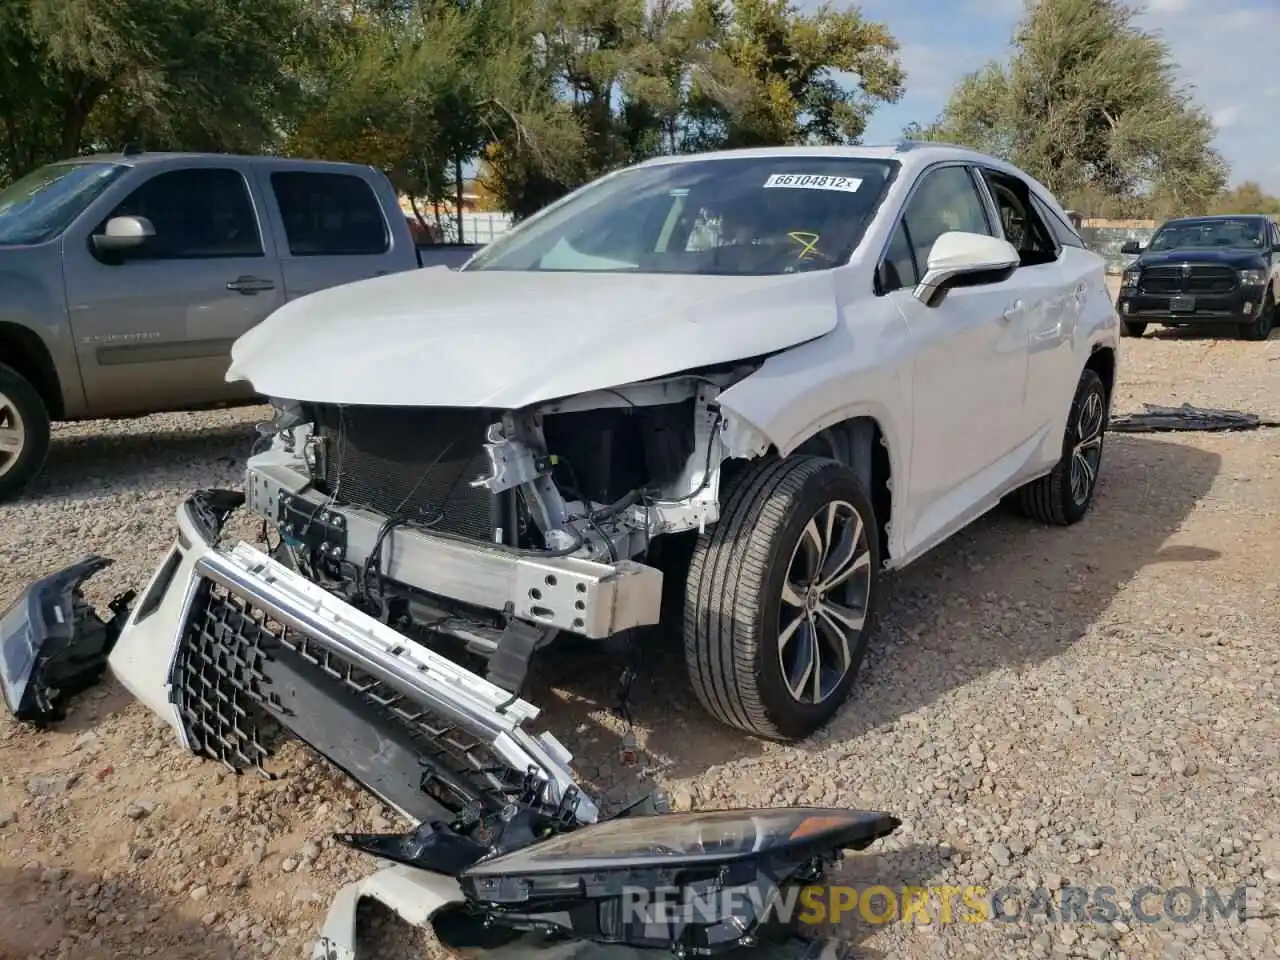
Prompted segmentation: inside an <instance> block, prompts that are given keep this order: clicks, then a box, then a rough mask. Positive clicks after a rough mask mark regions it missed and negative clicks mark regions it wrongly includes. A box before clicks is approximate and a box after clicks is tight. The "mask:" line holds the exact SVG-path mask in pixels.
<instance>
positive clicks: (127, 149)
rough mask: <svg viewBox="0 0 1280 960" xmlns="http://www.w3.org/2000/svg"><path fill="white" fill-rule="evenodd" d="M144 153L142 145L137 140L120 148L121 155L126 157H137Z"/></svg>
mask: <svg viewBox="0 0 1280 960" xmlns="http://www.w3.org/2000/svg"><path fill="white" fill-rule="evenodd" d="M142 152H143V149H142V144H140V143H138V142H137V141H136V140H130V141H129V142H128V143H126V144H125V145H124V146H123V147H121V148H120V153H121V155H122V156H125V157H136V156H138V154H140V153H142Z"/></svg>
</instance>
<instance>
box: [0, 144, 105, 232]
mask: <svg viewBox="0 0 1280 960" xmlns="http://www.w3.org/2000/svg"><path fill="white" fill-rule="evenodd" d="M127 169H128V167H125V166H122V165H121V164H118V163H54V164H50V165H49V166H47V167H41V168H40V169H39V170H36V171H35V172H34V173H29V174H27V175H26V176H25V177H23V178H22V179H21V180H17V181H15V182H13V183H11V184H9V186H7V187H5V188H4V189H3V190H0V246H18V245H21V244H30V243H44V242H45V241H46V240H52V239H53V238H54V237H56V236H57V235H58V234H60V233H61V232H62V231H63V230H65V229H66V228H67V226H68V225H69V224H70V223H71V221H72V220H74V219H75V218H76V217H78V216H79V215H80V213H81V212H82V211H83V210H84V209H85V208H86V207H87V206H89V204H91V203H92V202H93V201H94V200H95V199H96V198H97V197H98V195H99V194H100V193H102V191H103V190H105V189H106V188H107V187H108V186H109V185H110V184H111V182H112V181H113V180H115V179H116V177H118V176H120V174H122V173H124V171H125V170H127Z"/></svg>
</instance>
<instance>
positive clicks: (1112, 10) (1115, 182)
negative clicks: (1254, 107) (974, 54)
mask: <svg viewBox="0 0 1280 960" xmlns="http://www.w3.org/2000/svg"><path fill="white" fill-rule="evenodd" d="M1135 15H1136V11H1135V10H1134V9H1133V8H1131V7H1129V6H1127V5H1125V4H1124V3H1122V2H1120V0H1032V2H1030V3H1029V4H1028V7H1027V11H1026V14H1025V15H1024V17H1023V19H1022V21H1021V23H1020V24H1019V25H1018V27H1017V30H1016V33H1015V36H1014V52H1013V55H1012V57H1011V59H1010V60H1009V62H1008V63H1005V64H999V63H991V64H988V65H987V66H986V67H984V68H983V69H981V70H979V71H977V72H975V73H973V74H970V75H969V76H966V77H965V78H964V79H963V80H961V82H960V83H959V84H958V85H957V86H956V88H955V90H954V91H953V93H952V95H951V98H950V100H949V102H948V104H947V107H946V109H945V111H944V112H943V114H942V116H941V117H939V118H938V119H937V120H936V121H935V122H934V123H933V124H931V125H930V126H928V127H925V128H921V127H919V126H913V127H912V128H909V129H908V131H907V133H908V135H910V136H916V137H924V138H927V139H939V140H947V141H950V142H955V143H960V144H963V145H967V146H972V147H974V148H976V149H979V150H983V151H985V152H988V153H991V154H994V155H997V156H1002V157H1005V158H1006V159H1008V160H1010V161H1011V162H1013V163H1016V164H1017V165H1019V166H1020V167H1022V168H1023V169H1025V170H1027V172H1028V173H1030V174H1032V175H1033V176H1035V177H1036V178H1038V179H1039V180H1041V181H1043V182H1044V183H1045V184H1046V185H1047V186H1049V187H1050V188H1051V189H1053V190H1054V191H1055V192H1056V193H1057V194H1058V195H1059V196H1061V197H1062V198H1063V199H1064V201H1065V202H1067V203H1068V204H1069V205H1071V206H1074V207H1076V208H1077V209H1081V210H1086V211H1088V212H1089V213H1092V212H1094V210H1093V209H1090V205H1092V206H1093V207H1094V208H1096V207H1097V206H1099V205H1100V204H1105V205H1107V206H1113V207H1116V206H1118V207H1119V208H1121V210H1123V211H1124V212H1128V213H1141V212H1149V213H1152V214H1158V213H1159V212H1160V211H1164V210H1176V211H1190V212H1195V211H1198V210H1202V209H1204V208H1205V205H1206V204H1208V203H1209V202H1211V201H1212V199H1213V198H1214V197H1215V196H1217V195H1218V193H1219V192H1220V191H1221V190H1222V188H1223V186H1224V184H1225V181H1226V174H1227V168H1226V164H1225V163H1224V162H1223V160H1222V158H1221V157H1220V156H1219V155H1218V153H1217V152H1216V151H1215V150H1214V149H1213V148H1212V146H1211V143H1212V140H1213V137H1214V133H1215V131H1214V127H1213V123H1212V121H1211V120H1210V119H1209V117H1208V115H1207V114H1206V113H1205V112H1204V110H1202V109H1201V108H1200V107H1198V106H1197V105H1196V104H1195V103H1194V101H1193V100H1192V97H1191V94H1190V93H1189V92H1188V91H1187V90H1185V89H1184V88H1182V87H1181V86H1179V85H1178V83H1177V80H1176V76H1175V68H1174V65H1173V63H1172V62H1171V60H1170V59H1169V53H1168V49H1167V47H1166V45H1165V44H1164V42H1163V41H1162V40H1161V39H1160V38H1159V37H1157V36H1154V35H1153V34H1150V33H1148V32H1145V31H1143V30H1142V29H1140V28H1139V27H1138V26H1137V24H1135V23H1134V17H1135Z"/></svg>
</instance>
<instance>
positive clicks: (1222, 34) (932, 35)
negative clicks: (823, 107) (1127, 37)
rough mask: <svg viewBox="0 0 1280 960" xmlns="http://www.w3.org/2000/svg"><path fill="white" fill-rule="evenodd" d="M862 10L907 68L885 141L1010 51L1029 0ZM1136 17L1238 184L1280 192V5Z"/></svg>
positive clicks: (881, 1)
mask: <svg viewBox="0 0 1280 960" xmlns="http://www.w3.org/2000/svg"><path fill="white" fill-rule="evenodd" d="M802 2H804V3H809V4H813V5H816V3H817V0H802ZM837 2H839V0H837ZM1139 2H1140V0H1139ZM859 6H860V7H861V8H862V10H863V11H864V13H865V14H866V15H867V16H869V17H871V18H873V19H876V20H883V21H884V22H886V23H887V24H888V26H889V29H890V30H891V31H892V32H893V34H894V36H895V37H897V38H898V40H899V42H900V43H901V44H902V51H901V55H902V60H903V65H904V67H905V68H906V70H907V72H908V77H907V84H906V95H905V96H904V97H903V99H902V102H901V103H900V104H896V105H894V106H892V107H886V108H883V109H881V110H880V111H877V113H876V115H875V116H874V117H873V118H872V124H871V129H870V130H869V131H868V138H869V139H875V140H885V139H891V138H892V137H893V136H895V135H896V134H897V132H898V131H900V130H901V129H902V127H903V126H904V125H905V124H906V123H907V122H908V121H911V120H918V121H921V122H928V121H930V120H932V119H933V118H934V117H935V116H937V114H938V113H939V112H940V111H941V109H942V107H943V106H944V105H945V103H946V99H947V95H948V93H949V92H950V91H951V88H952V87H953V86H954V85H955V83H956V81H957V80H959V79H960V77H961V76H963V75H964V74H965V73H968V72H970V71H973V70H976V69H978V68H980V67H981V66H982V65H983V64H984V63H985V62H986V61H988V60H992V59H1004V58H1005V57H1006V56H1007V55H1008V46H1009V43H1010V40H1011V37H1012V34H1013V30H1014V27H1015V25H1016V24H1017V22H1018V20H1019V19H1020V18H1021V16H1022V11H1023V0H961V2H960V3H959V4H958V5H957V6H959V10H958V11H954V12H952V13H951V14H950V15H948V14H947V13H946V12H945V11H946V4H945V2H944V0H861V2H860V3H859ZM957 13H959V15H958V16H957V15H956V14H957ZM1137 22H1138V24H1139V25H1140V26H1142V27H1143V28H1144V29H1147V30H1152V31H1154V32H1156V33H1157V34H1159V36H1160V37H1161V38H1162V39H1163V40H1164V42H1165V43H1166V44H1167V45H1168V47H1169V52H1170V58H1171V59H1172V61H1173V62H1174V64H1175V67H1176V70H1177V75H1178V78H1179V81H1180V82H1181V83H1182V84H1183V85H1184V86H1185V87H1186V89H1187V91H1188V92H1189V93H1190V94H1191V95H1192V96H1193V97H1194V99H1195V100H1196V102H1197V103H1198V104H1199V105H1200V106H1201V107H1203V109H1204V110H1205V111H1206V112H1207V113H1208V114H1209V116H1211V117H1212V118H1213V120H1214V123H1215V125H1216V127H1217V129H1218V135H1217V138H1216V140H1215V146H1216V147H1217V148H1218V149H1219V150H1220V151H1221V152H1222V154H1223V156H1224V157H1226V159H1227V160H1228V162H1229V163H1230V164H1231V168H1232V169H1231V178H1232V180H1233V181H1235V182H1239V181H1241V180H1257V181H1259V182H1260V183H1262V185H1263V186H1264V188H1266V189H1267V190H1269V191H1270V192H1272V193H1275V194H1280V170H1277V169H1276V166H1275V159H1274V158H1275V157H1277V156H1280V122H1278V121H1280V110H1277V105H1276V103H1275V100H1276V99H1280V83H1277V82H1276V79H1275V76H1274V69H1273V66H1272V65H1273V64H1274V62H1275V51H1274V46H1275V38H1276V37H1278V36H1280V2H1277V0H1219V2H1218V3H1213V4H1210V3H1207V2H1205V0H1146V5H1145V9H1144V11H1143V12H1142V13H1141V14H1140V15H1139V17H1138V19H1137Z"/></svg>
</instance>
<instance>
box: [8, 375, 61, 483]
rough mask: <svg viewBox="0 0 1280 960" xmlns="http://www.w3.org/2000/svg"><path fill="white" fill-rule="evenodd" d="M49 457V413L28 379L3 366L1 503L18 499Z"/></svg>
mask: <svg viewBox="0 0 1280 960" xmlns="http://www.w3.org/2000/svg"><path fill="white" fill-rule="evenodd" d="M48 456H49V411H48V410H47V409H46V408H45V405H44V401H43V400H42V399H40V394H39V393H37V392H36V388H35V387H33V386H32V385H31V384H30V383H29V382H28V381H27V379H26V378H25V377H23V376H22V375H21V374H19V373H18V371H16V370H14V369H13V368H12V367H7V366H5V365H4V364H2V363H0V502H3V501H5V500H8V499H10V498H12V497H15V496H17V494H19V493H20V492H21V491H22V489H23V488H24V487H26V485H27V484H28V483H30V482H31V481H32V479H34V478H35V476H36V474H38V473H39V472H40V470H41V468H42V467H43V466H44V462H45V459H46V458H47V457H48Z"/></svg>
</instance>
